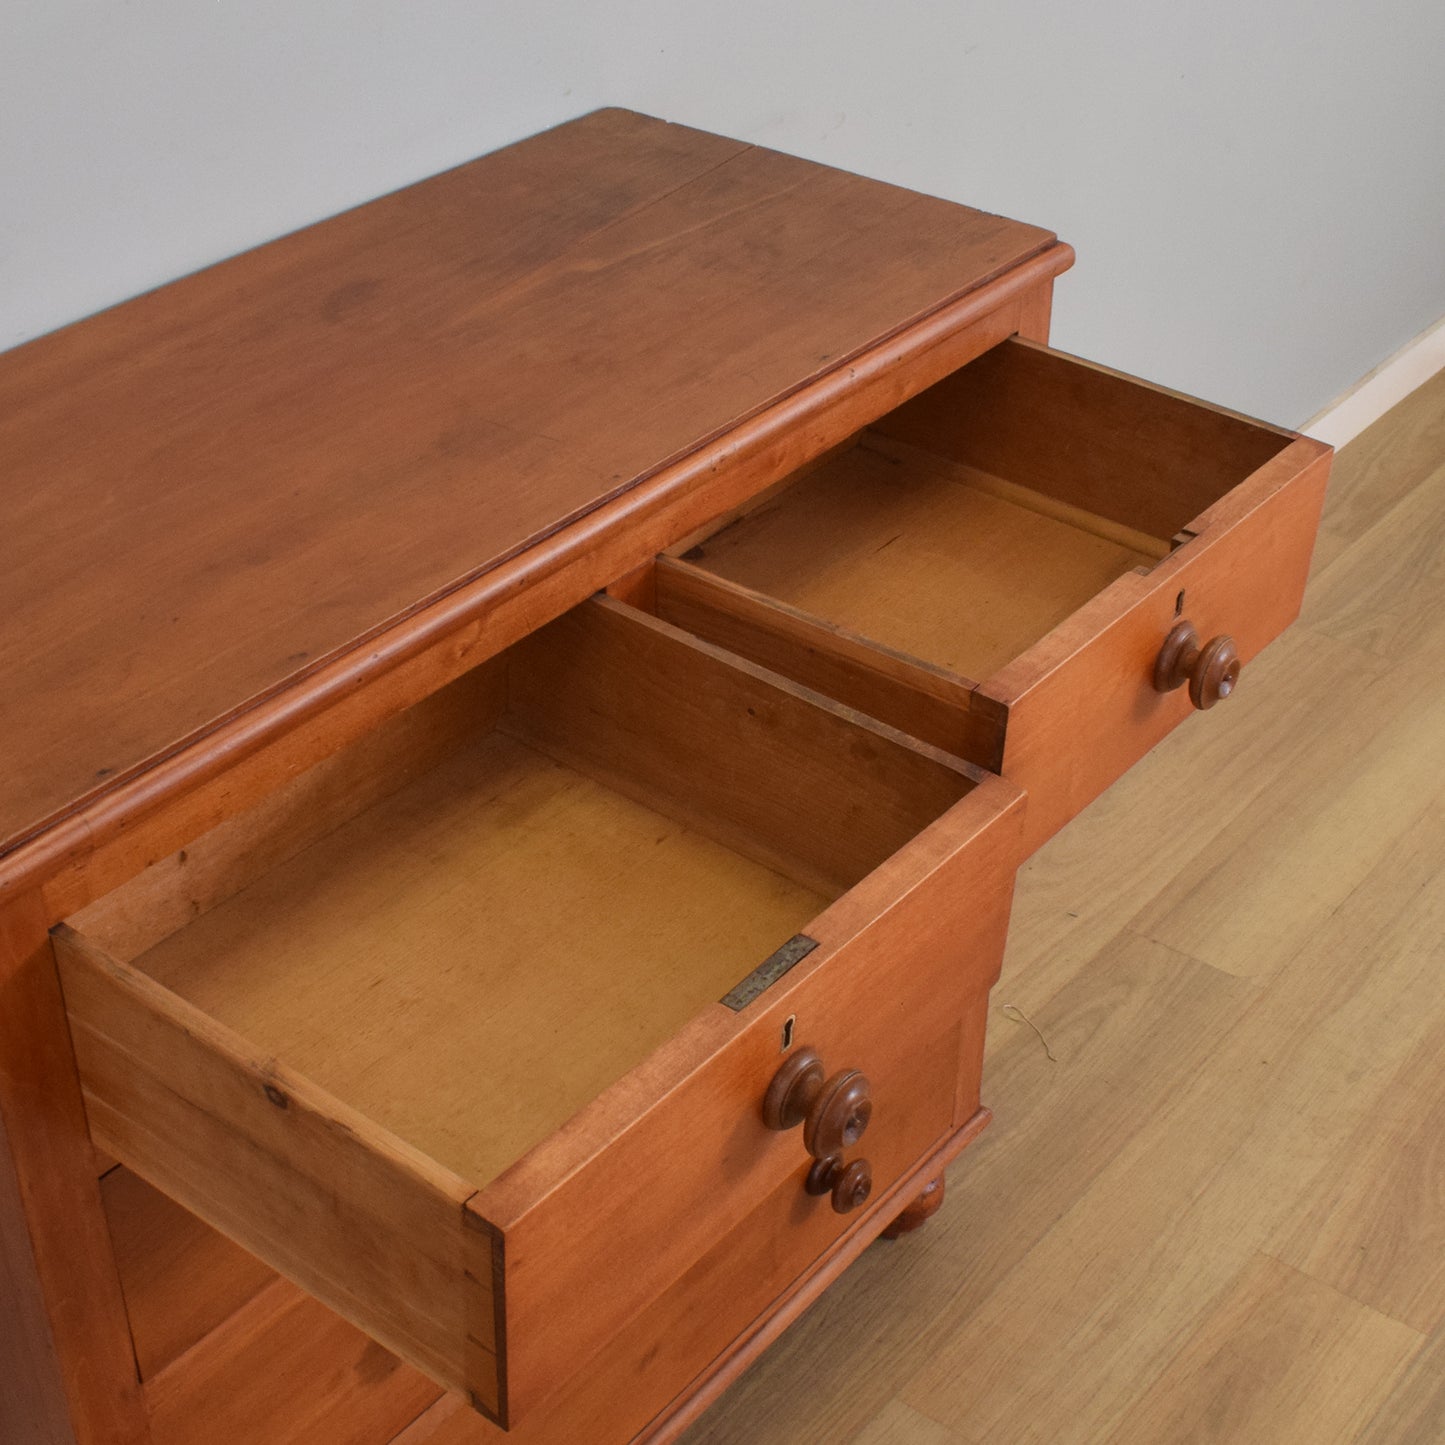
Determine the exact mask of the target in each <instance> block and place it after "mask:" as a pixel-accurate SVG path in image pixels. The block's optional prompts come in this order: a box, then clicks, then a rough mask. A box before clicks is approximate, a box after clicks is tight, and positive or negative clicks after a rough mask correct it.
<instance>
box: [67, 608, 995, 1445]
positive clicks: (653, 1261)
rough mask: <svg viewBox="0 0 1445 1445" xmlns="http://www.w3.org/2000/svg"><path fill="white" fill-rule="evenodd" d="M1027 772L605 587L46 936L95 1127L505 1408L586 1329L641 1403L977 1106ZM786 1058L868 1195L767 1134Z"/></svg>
mask: <svg viewBox="0 0 1445 1445" xmlns="http://www.w3.org/2000/svg"><path fill="white" fill-rule="evenodd" d="M1021 802H1022V800H1021V795H1020V794H1019V792H1018V790H1017V789H1015V788H1014V787H1013V786H1012V785H1011V784H1009V783H1007V782H1005V781H1003V780H1002V779H999V778H996V777H992V776H989V775H987V774H985V773H983V772H981V771H980V770H979V769H977V768H975V767H973V766H972V765H970V764H968V763H966V762H960V761H957V760H956V759H953V758H951V757H948V756H945V755H944V754H943V753H941V752H937V751H935V750H934V749H932V748H931V747H929V746H927V745H925V744H920V743H917V742H915V741H913V740H912V739H909V738H906V737H904V736H902V735H901V734H898V733H895V732H894V731H892V730H891V729H889V728H887V727H884V726H881V725H879V724H876V723H874V722H872V721H870V720H868V719H865V718H862V717H860V716H858V715H856V714H854V713H851V712H849V711H848V710H846V709H844V708H842V707H839V706H837V705H836V704H833V703H831V702H828V701H827V700H825V699H823V698H821V697H818V696H816V695H814V694H811V693H809V692H806V691H804V690H803V689H800V688H798V687H796V686H795V685H793V684H791V683H789V682H786V681H785V680H783V679H781V678H778V677H775V676H773V675H772V674H770V673H766V672H764V671H762V670H761V669H759V668H757V667H755V666H754V665H752V664H750V663H746V662H740V661H738V660H736V659H733V658H730V657H729V656H727V655H726V654H724V653H722V652H721V651H719V650H717V649H716V648H714V647H712V646H710V645H708V644H706V643H704V642H700V641H698V640H697V639H695V638H692V637H690V636H688V635H686V634H685V633H683V632H681V631H680V630H678V629H676V628H674V627H671V626H669V625H668V624H666V623H663V622H660V621H658V620H656V619H654V618H651V617H647V616H644V615H643V614H641V613H638V612H634V611H633V610H631V609H630V608H628V607H625V606H623V605H622V604H620V603H617V602H614V601H611V600H607V599H594V600H593V601H591V602H588V603H586V604H584V605H583V606H582V607H580V608H578V609H576V610H574V611H573V612H571V613H569V614H567V615H566V616H564V617H563V618H561V619H559V620H558V621H557V622H555V623H553V624H551V625H550V626H548V627H546V628H544V629H543V630H541V631H540V632H538V633H536V634H534V635H533V636H531V637H529V638H527V639H526V640H525V641H524V642H522V643H520V644H518V645H517V646H516V647H514V648H512V649H511V650H510V651H508V652H507V653H504V654H502V655H501V656H499V657H497V658H495V659H493V660H492V661H490V662H488V663H486V664H484V665H483V666H482V667H481V668H479V669H477V670H476V671H474V672H473V673H470V674H468V675H467V676H465V677H463V678H462V679H460V680H459V681H457V682H456V683H454V684H452V685H451V686H450V687H448V688H447V689H445V690H444V691H443V692H441V693H438V694H436V695H435V696H434V697H433V698H431V699H429V700H428V701H427V702H425V703H423V704H421V705H419V706H418V707H417V708H414V709H413V710H412V711H411V712H409V713H406V714H403V715H401V716H399V717H398V718H395V719H393V720H392V721H391V722H389V723H387V724H386V725H385V726H384V727H382V728H381V729H379V730H378V731H377V732H375V733H373V734H371V735H370V736H369V737H367V738H365V739H363V740H362V741H361V742H360V743H357V744H355V745H353V746H352V747H351V748H349V749H347V750H346V751H344V752H342V753H338V754H336V755H335V756H333V757H332V758H330V759H328V760H327V761H325V762H324V763H321V764H319V765H318V766H317V767H315V768H313V769H312V770H310V771H309V772H307V773H304V774H301V775H300V776H298V777H296V778H293V779H291V780H290V781H289V782H287V783H286V784H285V785H284V786H282V787H280V788H279V789H278V791H277V792H276V793H275V794H274V795H272V796H271V797H269V798H268V799H267V800H266V801H265V802H264V803H262V804H260V805H259V806H257V807H256V808H253V809H252V810H251V811H249V812H247V813H244V814H240V815H238V816H236V817H234V818H232V819H230V820H228V821H227V822H225V823H223V824H222V825H221V826H219V827H218V828H216V829H214V830H213V831H212V832H210V833H207V834H205V835H203V836H202V837H200V838H198V839H196V840H194V841H193V842H192V843H190V844H189V845H188V846H187V847H186V848H184V849H182V850H180V851H179V852H177V853H176V854H174V855H172V856H170V857H168V858H165V859H163V860H160V861H159V862H157V863H155V864H153V865H152V866H151V868H149V869H148V870H147V871H146V872H145V873H143V874H141V875H140V876H138V877H137V878H135V879H134V880H132V882H131V883H129V884H127V885H126V886H125V887H124V888H122V889H121V890H119V891H118V892H116V893H114V894H111V895H109V896H108V897H106V898H103V899H101V900H100V901H99V902H97V903H95V904H92V905H91V906H90V907H89V908H87V909H86V910H85V911H84V912H82V913H81V914H78V915H76V916H75V917H74V918H72V919H71V920H69V921H68V922H67V923H66V924H64V925H61V926H60V927H59V928H58V929H57V930H56V931H55V935H54V939H55V947H56V953H57V957H58V960H59V964H60V969H61V976H62V980H63V984H64V989H65V997H66V1006H67V1009H68V1011H69V1014H70V1019H71V1025H72V1030H73V1035H74V1041H75V1050H76V1058H77V1062H78V1066H79V1071H80V1076H81V1080H82V1084H83V1087H84V1092H85V1100H86V1107H87V1111H88V1115H89V1119H90V1123H91V1128H92V1131H93V1134H94V1137H95V1140H96V1143H97V1144H98V1146H99V1147H100V1148H102V1149H103V1150H105V1151H106V1152H107V1153H109V1154H111V1155H113V1156H114V1157H115V1158H116V1159H118V1160H120V1161H121V1162H123V1163H125V1164H126V1165H128V1166H129V1167H130V1168H131V1169H133V1170H134V1171H135V1172H136V1173H138V1174H140V1175H142V1176H143V1177H145V1178H146V1179H148V1180H150V1181H151V1182H152V1183H153V1184H155V1185H156V1186H157V1187H159V1188H161V1189H163V1190H164V1191H166V1192H167V1193H168V1194H170V1195H171V1196H172V1197H174V1198H175V1199H176V1200H178V1201H179V1202H180V1203H182V1204H183V1205H185V1206H186V1207H187V1208H188V1209H190V1210H192V1211H193V1212H194V1213H195V1214H197V1215H199V1216H201V1217H202V1218H203V1219H205V1220H206V1221H208V1222H209V1223H211V1224H212V1225H214V1226H215V1227H216V1228H218V1229H220V1230H221V1231H222V1232H224V1233H225V1234H228V1235H229V1236H231V1237H232V1238H233V1239H235V1240H237V1241H238V1242H239V1243H241V1244H242V1245H244V1246H245V1247H246V1248H248V1249H250V1250H251V1251H252V1252H254V1253H255V1254H257V1255H259V1256H260V1257H261V1258H262V1259H264V1260H265V1261H266V1262H267V1263H268V1264H270V1265H271V1266H273V1267H274V1268H276V1269H278V1270H280V1271H281V1272H283V1273H284V1274H287V1275H289V1276H290V1277H292V1278H293V1279H295V1280H296V1281H297V1282H299V1283H300V1284H302V1285H303V1286H304V1287H305V1288H307V1289H309V1290H310V1291H311V1292H312V1293H314V1294H315V1295H316V1296H318V1297H319V1298H320V1299H322V1300H323V1301H325V1302H326V1303H327V1304H329V1305H331V1306H332V1307H333V1308H335V1309H336V1310H338V1311H339V1312H340V1313H342V1314H344V1315H346V1316H347V1317H348V1318H350V1319H352V1320H353V1321H355V1322H356V1323H357V1324H359V1325H360V1326H362V1328H364V1329H365V1330H367V1331H368V1332H369V1333H371V1334H372V1335H373V1336H374V1337H375V1338H376V1339H378V1340H379V1341H381V1342H382V1343H383V1344H385V1345H387V1346H388V1347H390V1348H391V1349H393V1350H395V1351H396V1352H397V1353H399V1354H401V1355H402V1356H404V1357H405V1358H407V1359H409V1360H411V1361H412V1362H413V1363H415V1364H416V1365H418V1366H419V1367H421V1368H422V1369H424V1370H426V1371H427V1372H429V1373H430V1374H431V1375H432V1376H433V1377H434V1378H436V1379H437V1380H438V1381H440V1382H441V1383H442V1384H444V1385H446V1386H448V1387H450V1388H452V1389H455V1390H459V1391H465V1392H466V1393H468V1394H469V1395H470V1396H471V1398H472V1400H473V1402H474V1404H475V1405H476V1406H477V1407H478V1408H479V1409H480V1410H482V1411H483V1412H484V1413H486V1414H487V1415H489V1416H490V1417H492V1418H493V1419H495V1420H498V1421H499V1422H501V1423H503V1424H508V1425H510V1424H512V1423H515V1422H516V1421H518V1420H520V1419H523V1418H524V1417H526V1416H527V1415H529V1414H532V1415H533V1416H534V1418H536V1417H537V1412H538V1409H539V1407H543V1406H544V1402H545V1401H546V1400H547V1399H548V1397H549V1396H554V1395H556V1394H557V1393H558V1392H559V1391H563V1390H564V1389H565V1386H566V1384H567V1382H568V1381H569V1379H572V1378H574V1377H575V1376H576V1375H577V1374H578V1372H580V1371H582V1370H583V1369H584V1367H585V1366H587V1364H588V1362H589V1361H591V1360H593V1359H594V1357H597V1356H598V1355H599V1352H603V1351H606V1352H607V1353H606V1356H605V1358H606V1361H608V1362H610V1363H609V1364H608V1368H609V1369H610V1370H611V1371H612V1373H613V1375H614V1376H615V1377H616V1380H615V1383H617V1385H618V1388H620V1389H623V1390H624V1391H625V1392H626V1394H627V1404H626V1408H627V1410H629V1411H631V1412H632V1414H633V1415H634V1417H635V1418H636V1423H637V1424H638V1426H639V1427H640V1426H641V1425H642V1424H643V1423H645V1421H646V1420H647V1419H648V1418H650V1417H651V1415H652V1414H654V1413H656V1412H657V1411H658V1410H659V1409H660V1408H662V1406H663V1405H665V1403H666V1402H667V1400H669V1399H670V1398H672V1396H673V1395H674V1394H676V1392H677V1391H678V1390H680V1389H682V1388H683V1387H684V1386H685V1385H687V1383H688V1382H689V1381H690V1380H691V1379H692V1378H693V1376H694V1375H696V1374H697V1373H698V1372H699V1371H700V1370H702V1369H704V1368H705V1366H706V1365H707V1364H708V1363H709V1362H710V1361H712V1360H713V1359H715V1358H716V1357H717V1356H719V1355H720V1354H721V1353H722V1352H723V1351H724V1349H725V1347H726V1346H727V1344H728V1342H729V1340H730V1339H731V1338H733V1337H734V1336H735V1335H736V1334H737V1332H738V1331H739V1330H741V1329H743V1328H745V1326H746V1325H747V1324H748V1323H749V1322H751V1321H752V1320H753V1319H755V1318H756V1317H757V1316H758V1315H759V1314H760V1313H762V1312H763V1311H764V1310H765V1308H766V1307H767V1306H768V1305H769V1304H770V1303H771V1302H772V1301H773V1300H774V1299H775V1298H776V1297H777V1296H779V1295H780V1294H782V1293H783V1292H784V1291H786V1290H787V1289H788V1288H789V1286H790V1285H791V1284H792V1283H793V1282H794V1281H795V1280H796V1279H797V1278H799V1277H801V1276H803V1275H804V1274H805V1273H806V1272H807V1271H808V1269H809V1268H810V1267H812V1266H813V1265H814V1264H815V1262H816V1261H817V1260H819V1259H820V1257H822V1256H823V1255H824V1254H826V1253H827V1252H828V1251H829V1250H831V1249H832V1248H833V1247H834V1246H836V1245H837V1244H838V1243H839V1241H840V1240H841V1239H842V1238H843V1236H844V1235H845V1234H847V1233H848V1232H849V1231H856V1230H867V1229H870V1228H871V1229H872V1230H873V1231H874V1232H876V1230H877V1229H878V1228H880V1227H881V1226H882V1224H883V1223H884V1222H886V1221H885V1220H884V1219H882V1218H878V1217H876V1216H877V1213H878V1201H880V1200H882V1199H883V1198H884V1196H885V1195H886V1193H887V1191H888V1189H889V1188H890V1187H891V1185H892V1184H893V1183H894V1182H896V1181H898V1180H900V1179H902V1178H904V1176H906V1175H907V1174H908V1173H909V1171H910V1170H911V1169H913V1168H915V1167H916V1166H917V1164H918V1163H919V1161H920V1160H923V1159H925V1158H927V1157H928V1156H929V1155H930V1154H931V1153H935V1152H937V1151H938V1150H939V1149H940V1148H941V1147H944V1146H946V1144H947V1141H948V1140H949V1139H950V1138H952V1137H955V1136H957V1135H958V1134H959V1131H960V1130H963V1129H965V1128H967V1127H970V1126H973V1125H976V1123H977V1120H978V1115H979V1101H978V1088H977V1085H978V1060H979V1058H980V1057H981V1039H982V1024H983V1013H984V1005H985V1000H986V996H987V991H988V988H989V986H990V985H991V983H992V982H993V980H994V979H995V977H996V976H997V972H998V967H999V961H1000V958H1001V955H1002V947H1003V939H1004V933H1005V930H1006V927H1007V913H1008V904H1009V898H1010V895H1011V889H1012V880H1013V871H1014V868H1015V866H1016V864H1017V861H1018V845H1019V834H1020V824H1021V817H1022V806H1021ZM961 899H962V900H966V904H965V905H963V906H961V905H960V900H961ZM804 1046H807V1047H811V1048H813V1049H815V1050H816V1051H817V1052H818V1054H819V1055H820V1056H821V1059H822V1061H823V1062H824V1064H825V1065H826V1066H827V1072H828V1074H829V1075H830V1076H831V1075H835V1074H837V1073H838V1072H840V1071H842V1070H844V1069H857V1070H861V1071H862V1072H863V1074H864V1075H866V1079H867V1083H868V1086H869V1089H870V1090H871V1109H872V1119H871V1124H868V1127H867V1132H866V1135H865V1136H864V1137H862V1138H861V1139H859V1140H854V1139H852V1134H853V1133H855V1132H856V1126H857V1124H858V1120H859V1117H860V1115H859V1111H858V1109H857V1107H856V1099H855V1103H854V1105H850V1111H845V1112H846V1115H847V1116H846V1118H841V1119H833V1118H832V1116H831V1115H826V1111H825V1114H824V1115H820V1116H819V1119H818V1120H817V1121H813V1120H810V1123H809V1126H808V1127H809V1129H810V1130H811V1131H812V1132H811V1137H812V1139H813V1141H814V1143H815V1144H817V1143H820V1141H825V1140H826V1137H827V1136H828V1135H829V1131H830V1130H834V1129H835V1128H836V1129H837V1130H838V1131H840V1132H838V1134H837V1138H838V1139H839V1140H840V1141H841V1142H840V1144H839V1147H838V1150H837V1151H836V1152H838V1153H840V1154H841V1155H842V1156H843V1158H844V1162H845V1163H847V1164H856V1163H857V1162H858V1161H859V1160H865V1161H866V1162H867V1164H868V1166H869V1167H870V1169H871V1184H872V1196H871V1197H872V1200H873V1204H872V1206H870V1204H869V1203H868V1201H867V1199H866V1198H865V1197H864V1196H865V1195H866V1194H867V1191H866V1190H864V1189H863V1188H862V1187H861V1181H862V1173H865V1172H867V1171H861V1172H860V1171H858V1170H854V1171H853V1174H852V1175H851V1176H850V1178H851V1180H852V1185H851V1186H850V1189H843V1188H842V1187H841V1186H840V1187H839V1190H838V1192H837V1196H836V1199H834V1198H831V1197H829V1196H817V1195H812V1194H809V1193H807V1192H806V1191H805V1189H804V1181H805V1178H806V1177H807V1176H808V1175H809V1172H810V1168H811V1166H812V1162H813V1161H812V1159H811V1158H810V1156H809V1153H808V1152H807V1150H805V1148H804V1144H803V1142H802V1139H801V1137H800V1131H799V1130H797V1129H790V1130H778V1129H772V1128H769V1127H768V1125H767V1123H766V1122H765V1119H764V1107H763V1105H764V1099H765V1096H766V1095H767V1094H768V1090H769V1085H770V1083H771V1081H772V1080H773V1079H774V1076H775V1074H776V1073H777V1071H778V1069H779V1068H780V1066H781V1065H782V1064H784V1063H785V1062H786V1061H789V1060H794V1059H796V1058H797V1057H798V1053H799V1050H800V1049H801V1048H802V1047H804ZM775 1122H776V1121H775ZM864 1122H866V1119H865V1121H864ZM884 1203H885V1204H886V1203H887V1201H886V1200H884ZM703 1260H711V1261H714V1264H712V1265H709V1266H708V1268H706V1269H703V1268H701V1267H700V1262H701V1261H703ZM719 1271H721V1273H719ZM693 1278H695V1279H697V1280H699V1281H701V1282H702V1283H700V1284H699V1286H698V1288H699V1289H701V1288H702V1287H703V1285H704V1284H705V1285H706V1287H707V1290H708V1291H709V1293H708V1294H707V1296H706V1297H704V1296H703V1295H699V1296H698V1298H697V1299H696V1300H695V1301H694V1300H690V1299H688V1298H683V1299H682V1300H681V1303H679V1291H682V1293H683V1295H686V1292H687V1290H688V1289H689V1288H690V1286H689V1285H688V1283H687V1282H688V1280H689V1279H693ZM719 1278H725V1279H726V1281H727V1288H726V1292H727V1298H726V1300H724V1301H721V1302H720V1301H719V1300H718V1299H717V1298H715V1297H714V1294H713V1293H712V1292H713V1291H714V1290H715V1287H716V1285H717V1281H718V1279H719ZM664 1299H665V1300H666V1301H667V1311H668V1312H670V1313H668V1312H664V1313H662V1314H657V1315H656V1317H655V1321H654V1315H653V1313H652V1312H653V1311H654V1307H655V1306H656V1305H657V1302H659V1301H662V1300H664ZM694 1305H695V1308H691V1306H694ZM679 1310H683V1312H684V1313H686V1314H687V1317H688V1321H689V1323H688V1328H687V1330H686V1331H685V1332H679V1331H678V1329H677V1328H676V1321H677V1318H678V1312H679ZM619 1340H622V1341H625V1342H626V1348H627V1350H628V1351H629V1352H630V1353H629V1355H628V1357H627V1358H626V1359H624V1360H621V1361H620V1362H619V1361H618V1359H617V1349H618V1345H617V1341H619ZM547 1413H548V1412H547V1410H546V1408H542V1409H541V1416H543V1417H545V1416H546V1415H547Z"/></svg>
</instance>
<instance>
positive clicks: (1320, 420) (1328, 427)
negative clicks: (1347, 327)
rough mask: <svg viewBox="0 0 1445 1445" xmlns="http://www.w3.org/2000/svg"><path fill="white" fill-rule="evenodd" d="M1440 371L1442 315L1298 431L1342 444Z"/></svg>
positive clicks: (1444, 343)
mask: <svg viewBox="0 0 1445 1445" xmlns="http://www.w3.org/2000/svg"><path fill="white" fill-rule="evenodd" d="M1442 370H1445V317H1442V318H1441V319H1440V320H1439V321H1437V322H1436V323H1435V324H1434V325H1433V326H1431V327H1430V328H1429V329H1428V330H1425V331H1422V332H1421V333H1420V334H1419V335H1418V336H1417V337H1416V338H1415V339H1414V340H1413V341H1409V342H1406V344H1405V345H1404V346H1402V347H1401V348H1400V349H1399V350H1398V351H1397V352H1396V353H1395V354H1394V355H1393V356H1392V357H1390V358H1389V359H1388V360H1387V361H1382V362H1381V363H1380V365H1379V366H1377V367H1376V368H1375V369H1374V370H1373V371H1372V372H1370V373H1369V374H1368V375H1366V376H1364V377H1362V378H1361V379H1360V380H1359V381H1357V382H1356V383H1355V385H1354V386H1352V387H1351V388H1350V389H1349V390H1348V391H1347V392H1346V393H1345V394H1344V395H1343V396H1342V397H1339V398H1338V399H1337V400H1335V401H1332V402H1331V403H1330V404H1329V406H1327V407H1326V408H1325V409H1324V410H1323V411H1322V412H1320V413H1319V414H1318V415H1317V416H1314V417H1311V418H1310V420H1309V421H1307V422H1306V423H1305V424H1304V425H1303V426H1302V427H1301V428H1300V430H1301V431H1302V432H1304V434H1305V435H1306V436H1312V437H1317V438H1318V439H1319V440H1320V441H1322V442H1328V443H1329V444H1330V445H1331V446H1333V447H1342V446H1344V444H1345V443H1346V442H1348V441H1353V440H1354V438H1355V437H1357V436H1359V434H1360V433H1361V432H1362V431H1364V429H1365V428H1366V427H1367V426H1369V425H1370V423H1371V422H1375V421H1378V420H1379V419H1380V418H1381V417H1382V416H1384V414H1385V413H1386V412H1387V411H1389V409H1390V408H1391V407H1392V406H1394V405H1395V404H1396V403H1397V402H1400V401H1403V400H1404V399H1405V398H1406V397H1407V396H1409V394H1410V393H1411V392H1412V391H1414V390H1415V388H1416V387H1418V386H1423V385H1424V384H1425V383H1426V382H1427V381H1429V380H1430V378H1431V377H1432V376H1434V375H1435V373H1436V372H1437V371H1442Z"/></svg>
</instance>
